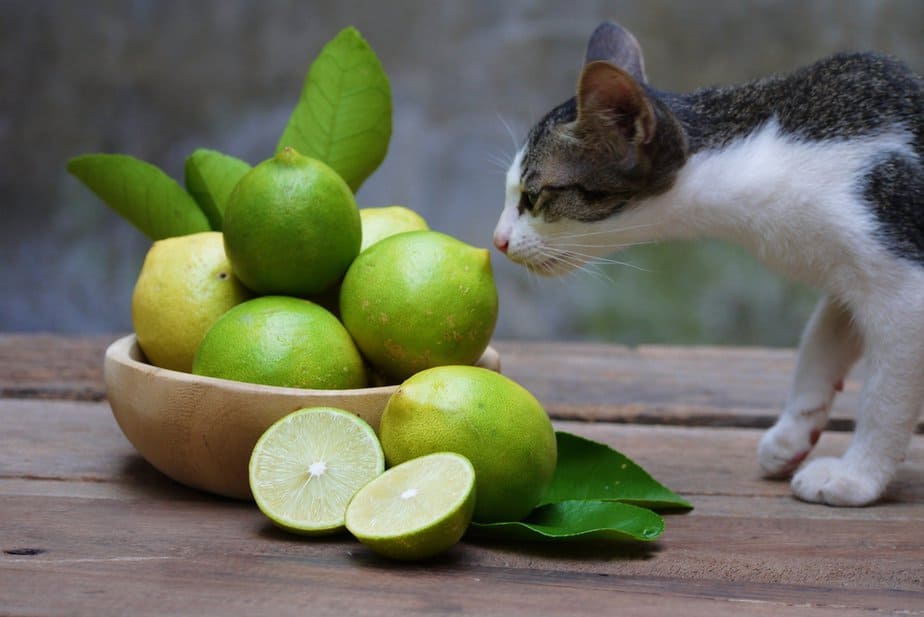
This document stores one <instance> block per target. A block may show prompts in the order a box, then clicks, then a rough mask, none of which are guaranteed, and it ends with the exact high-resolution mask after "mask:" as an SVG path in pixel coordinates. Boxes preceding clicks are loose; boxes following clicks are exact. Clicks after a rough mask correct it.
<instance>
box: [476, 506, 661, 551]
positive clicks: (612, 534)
mask: <svg viewBox="0 0 924 617" xmlns="http://www.w3.org/2000/svg"><path fill="white" fill-rule="evenodd" d="M470 529H471V533H472V535H474V536H480V537H487V538H498V539H504V540H617V541H625V540H637V541H643V542H648V541H651V540H655V539H657V538H658V537H659V536H660V535H661V534H662V533H663V532H664V519H662V518H661V517H660V516H658V515H657V514H655V513H654V512H652V511H651V510H648V509H645V508H639V507H636V506H633V505H630V504H627V503H620V502H618V501H599V500H593V499H587V500H569V501H562V502H559V503H552V504H546V505H544V506H540V507H538V508H536V509H535V510H533V511H532V512H531V513H530V515H529V516H527V517H526V518H525V519H523V520H522V521H513V522H500V523H472V524H471V527H470Z"/></svg>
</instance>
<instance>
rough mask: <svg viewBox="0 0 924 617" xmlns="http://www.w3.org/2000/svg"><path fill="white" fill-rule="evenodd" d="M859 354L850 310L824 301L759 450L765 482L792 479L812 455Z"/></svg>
mask: <svg viewBox="0 0 924 617" xmlns="http://www.w3.org/2000/svg"><path fill="white" fill-rule="evenodd" d="M860 349H861V339H860V336H859V335H858V334H857V332H856V330H855V328H854V325H853V320H852V318H851V315H850V313H849V311H848V310H847V309H846V308H845V307H843V306H842V305H841V304H839V303H837V302H834V301H832V300H829V299H827V298H824V299H822V300H821V301H820V302H819V303H818V306H817V307H816V309H815V312H814V313H813V315H812V317H811V319H810V320H809V322H808V325H807V326H806V328H805V333H804V334H803V336H802V342H801V345H800V347H799V357H798V361H797V363H796V374H795V378H794V380H793V386H792V391H791V393H790V395H789V399H788V400H787V402H786V407H785V408H784V409H783V413H782V414H781V415H780V418H779V419H778V420H777V422H776V424H775V425H774V426H773V427H772V428H771V429H770V430H768V431H767V432H766V433H765V434H764V436H763V439H761V442H760V446H759V447H758V450H757V461H758V463H759V464H760V467H761V470H762V471H763V473H764V475H765V476H766V477H770V478H782V477H788V476H789V475H790V474H792V472H793V471H795V470H796V468H797V467H798V466H799V465H800V464H801V463H802V461H803V460H804V459H805V457H806V456H808V454H809V452H810V451H811V449H812V447H813V446H814V445H815V443H816V442H817V441H818V437H819V436H820V435H821V431H822V429H823V428H824V426H825V424H826V422H827V420H828V411H829V409H830V407H831V402H832V400H833V399H834V395H835V392H836V391H837V389H838V388H839V386H840V385H841V384H842V383H843V379H844V377H845V376H846V374H847V372H848V371H849V370H850V367H851V366H852V365H853V363H854V362H855V361H856V359H857V358H858V357H859V355H860Z"/></svg>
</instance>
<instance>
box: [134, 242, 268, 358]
mask: <svg viewBox="0 0 924 617" xmlns="http://www.w3.org/2000/svg"><path fill="white" fill-rule="evenodd" d="M249 297H250V293H249V292H248V291H247V289H245V288H244V286H243V285H241V283H240V281H238V280H237V277H235V276H234V272H233V271H232V269H231V264H230V263H228V258H227V257H226V256H225V249H224V244H223V242H222V235H221V233H220V232H217V231H206V232H202V233H197V234H191V235H187V236H176V237H173V238H166V239H164V240H158V241H157V242H155V243H154V244H153V245H152V246H151V248H150V250H149V251H148V253H147V255H146V256H145V258H144V265H143V266H142V267H141V273H140V274H139V275H138V280H137V281H136V283H135V289H134V292H133V294H132V324H133V326H134V328H135V335H136V336H137V337H138V345H139V346H140V347H141V349H142V351H144V354H145V356H146V357H147V359H148V360H149V361H150V362H151V364H153V365H155V366H159V367H162V368H168V369H172V370H175V371H185V372H189V371H190V370H191V369H192V363H193V356H195V354H196V349H197V348H198V347H199V343H200V342H201V341H202V337H203V336H205V332H206V331H207V330H208V329H209V328H210V327H211V326H212V324H213V323H214V322H215V321H216V320H217V319H218V318H219V317H220V316H221V315H222V314H223V313H224V312H225V311H227V310H228V309H230V308H231V307H233V306H235V305H236V304H238V303H240V302H242V301H244V300H246V299H247V298H249Z"/></svg>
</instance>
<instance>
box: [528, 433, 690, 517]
mask: <svg viewBox="0 0 924 617" xmlns="http://www.w3.org/2000/svg"><path fill="white" fill-rule="evenodd" d="M555 436H556V438H557V441H558V464H557V466H556V467H555V475H554V476H553V478H552V483H551V485H549V488H548V489H547V490H546V492H545V494H544V495H543V497H542V500H541V502H540V504H552V503H557V502H560V501H567V500H573V499H603V500H610V501H621V502H623V503H628V504H634V505H637V506H643V507H648V508H653V509H656V510H660V509H675V508H683V509H689V508H692V507H693V506H692V505H690V503H689V502H688V501H686V500H685V499H683V498H682V497H680V496H679V495H677V494H676V493H674V492H673V491H672V490H670V489H669V488H667V487H666V486H664V485H663V484H661V483H660V482H658V481H657V480H655V479H654V478H652V477H651V476H650V475H649V474H648V472H646V471H645V470H644V469H642V468H641V467H639V466H638V465H636V464H635V463H634V462H632V461H631V460H630V459H629V458H628V457H626V456H624V455H623V454H620V453H619V452H617V451H615V450H613V449H612V448H610V447H609V446H606V445H604V444H601V443H597V442H595V441H591V440H589V439H584V438H583V437H578V436H577V435H572V434H570V433H563V432H557V433H556V434H555Z"/></svg>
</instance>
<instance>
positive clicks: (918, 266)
mask: <svg viewBox="0 0 924 617" xmlns="http://www.w3.org/2000/svg"><path fill="white" fill-rule="evenodd" d="M694 236H696V237H714V238H722V239H726V240H730V241H733V242H736V243H738V244H741V245H744V246H745V247H748V248H750V249H751V250H753V251H754V253H755V254H756V255H758V256H759V258H761V259H762V260H763V261H764V262H766V263H767V264H769V265H770V266H771V267H774V268H776V269H778V270H780V271H782V272H783V273H786V274H788V275H789V276H792V277H793V278H794V279H797V280H799V281H803V282H805V283H807V284H810V285H812V286H814V287H815V288H817V289H819V290H821V291H822V292H823V293H824V294H825V295H824V298H823V299H822V300H821V302H820V303H819V305H818V307H817V309H816V310H815V312H814V314H813V315H812V317H811V320H810V321H809V323H808V326H807V327H806V329H805V332H804V334H803V339H802V342H801V345H800V349H799V356H798V362H797V368H796V375H795V379H794V383H793V386H792V390H791V393H790V395H789V398H788V401H787V403H786V406H785V408H784V409H783V413H782V415H781V417H780V418H779V420H778V421H777V423H776V424H775V425H774V426H773V427H772V428H771V429H770V430H769V431H768V432H767V433H766V434H765V435H764V437H763V439H762V440H761V442H760V446H759V449H758V455H757V456H758V462H759V464H760V467H761V468H762V469H763V471H764V473H765V475H767V476H777V477H779V476H782V477H786V476H788V475H790V474H792V473H793V472H796V470H797V469H798V471H797V472H796V473H795V475H794V476H793V478H792V489H793V491H794V493H795V494H796V496H798V497H799V498H801V499H803V500H806V501H812V502H822V503H827V504H832V505H843V506H860V505H865V504H869V503H872V502H874V501H876V500H877V499H879V498H880V497H881V496H882V494H883V492H884V491H885V488H886V485H887V484H888V483H889V481H890V480H891V478H892V477H893V476H894V474H895V471H896V468H897V467H898V465H899V464H900V462H901V461H902V460H903V458H904V456H905V453H906V451H907V449H908V445H909V441H910V438H911V434H912V432H913V430H914V427H915V425H916V421H917V417H918V415H919V413H920V411H921V407H922V402H924V80H922V79H921V77H920V76H918V75H916V74H914V73H913V72H912V71H910V70H909V69H908V68H907V67H906V66H904V65H903V64H901V63H900V62H898V61H896V60H894V59H892V58H888V57H883V56H879V55H874V54H866V53H863V54H841V55H836V56H833V57H831V58H828V59H825V60H821V61H819V62H817V63H815V64H813V65H810V66H808V67H805V68H802V69H800V70H797V71H795V72H793V73H791V74H789V75H786V76H776V77H770V78H767V79H761V80H758V81H754V82H751V83H746V84H743V85H737V86H731V87H717V88H706V89H702V90H698V91H695V92H692V93H690V94H669V93H665V92H659V91H657V90H655V89H653V88H652V87H651V86H650V85H649V84H648V83H647V79H646V76H645V70H644V63H643V60H642V55H641V52H640V49H639V47H638V44H637V42H636V40H635V38H634V37H633V36H632V35H631V34H630V33H629V32H628V31H626V30H624V29H623V28H621V27H620V26H618V25H616V24H612V23H605V24H601V26H600V27H598V28H597V29H596V30H595V31H594V33H593V35H592V36H591V38H590V42H589V44H588V47H587V54H586V62H585V65H584V67H583V70H582V71H581V74H580V79H579V82H578V87H577V94H576V96H575V97H573V98H571V99H569V100H568V101H566V102H565V103H563V104H561V105H559V106H558V107H556V108H555V109H553V110H552V111H551V112H550V113H548V114H547V115H546V116H545V117H544V118H543V119H542V120H541V121H540V122H539V123H538V124H537V125H536V126H535V127H534V128H533V129H532V131H531V132H530V134H529V137H528V139H527V142H526V144H525V145H524V146H523V148H522V149H521V150H520V151H519V152H518V153H517V155H516V157H515V159H514V161H513V164H512V166H511V167H510V169H509V171H508V172H507V187H506V199H505V203H504V210H503V213H502V214H501V216H500V220H499V221H498V223H497V227H496V229H495V231H494V243H495V245H496V246H497V247H498V249H500V250H501V251H503V252H505V253H506V254H507V256H508V257H509V258H510V259H512V260H513V261H515V262H518V263H521V264H523V265H525V266H526V267H527V268H529V269H531V270H533V271H535V272H537V273H540V274H546V275H558V274H563V273H565V272H568V271H570V270H572V269H574V268H576V267H578V266H580V265H582V264H583V263H585V262H586V261H587V260H589V259H592V258H595V257H601V256H603V255H604V254H606V253H609V252H612V251H613V250H615V249H617V248H618V247H620V246H626V245H631V244H634V243H637V242H646V241H651V240H664V239H670V238H687V237H694ZM587 238H592V240H593V241H592V242H590V241H588V240H587ZM582 239H583V240H584V241H581V240H582ZM861 355H863V356H864V358H865V360H866V364H867V367H866V369H867V370H866V380H865V384H864V387H863V392H862V398H861V408H860V410H859V414H858V417H857V421H856V428H855V431H854V435H853V439H852V441H851V443H850V446H849V447H848V448H847V450H846V452H845V453H844V454H843V456H841V457H840V458H828V457H818V458H814V459H813V460H810V461H809V462H807V463H806V464H804V465H802V463H803V459H805V458H806V456H807V455H808V454H809V452H810V451H811V449H812V447H813V446H814V444H815V442H816V441H817V440H818V437H819V435H820V433H821V430H822V429H823V428H824V426H825V424H826V422H827V415H828V410H829V408H830V406H831V402H832V399H833V398H834V395H835V392H836V391H837V390H839V389H840V388H841V386H842V382H843V379H844V377H845V375H846V374H847V372H848V370H849V369H850V367H851V366H852V365H853V364H854V363H855V362H856V361H857V359H858V358H859V357H860V356H861ZM800 465H801V469H799V467H800Z"/></svg>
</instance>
